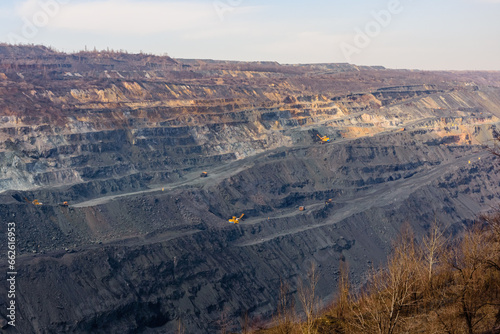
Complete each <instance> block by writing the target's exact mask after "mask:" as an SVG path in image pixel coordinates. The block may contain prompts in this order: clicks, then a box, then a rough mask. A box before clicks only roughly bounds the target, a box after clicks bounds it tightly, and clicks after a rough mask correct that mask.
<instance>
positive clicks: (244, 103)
mask: <svg viewBox="0 0 500 334" xmlns="http://www.w3.org/2000/svg"><path fill="white" fill-rule="evenodd" d="M499 124H500V73H498V72H428V71H412V70H391V69H385V68H383V67H367V66H355V65H350V64H314V65H281V64H278V63H274V62H229V61H215V60H190V59H173V58H169V57H166V56H165V57H159V56H154V55H147V54H126V53H118V52H97V51H95V52H80V53H74V54H65V53H60V52H56V51H53V50H51V49H48V48H46V47H41V46H11V45H0V222H1V234H0V236H1V238H3V239H2V240H1V241H0V245H1V249H0V251H1V253H0V272H1V273H2V274H1V275H4V274H5V275H7V273H8V272H10V271H11V270H9V262H8V255H7V254H8V229H9V227H11V226H15V252H16V253H15V268H14V269H15V270H16V281H15V289H16V290H15V306H16V310H15V315H16V317H15V325H16V326H15V327H13V326H9V325H8V324H7V323H8V322H9V321H10V319H9V318H8V315H9V313H8V312H9V311H8V310H7V309H8V307H9V305H10V302H11V301H12V300H14V299H13V298H10V297H8V292H9V282H8V281H6V280H2V281H3V282H2V284H1V285H0V321H1V322H2V325H3V326H4V329H3V330H4V331H5V333H175V332H176V331H177V330H178V328H180V327H181V326H182V328H184V329H185V331H186V333H216V332H218V331H220V329H221V326H226V327H225V328H228V330H232V331H238V330H239V329H240V328H241V326H242V318H243V317H245V315H248V317H249V318H250V319H254V321H255V322H257V321H258V322H260V323H265V322H266V321H268V320H269V319H271V317H272V315H273V313H274V312H275V311H276V307H277V303H278V301H279V293H280V284H281V283H282V282H286V283H287V284H288V286H289V293H290V296H291V297H292V298H293V296H294V295H295V293H296V291H297V284H298V282H299V280H305V279H307V273H308V270H309V269H310V268H311V266H312V265H315V266H316V268H317V269H318V273H319V277H320V279H319V283H318V289H317V292H318V294H319V296H320V298H321V300H322V302H323V303H324V304H323V305H327V304H328V302H330V301H331V300H332V298H333V297H334V295H335V293H336V286H337V279H338V275H339V266H340V263H341V262H346V263H348V266H349V270H350V274H351V277H352V279H353V284H354V285H356V286H362V285H363V283H364V280H365V273H366V272H367V270H368V269H370V268H371V267H373V266H377V265H379V264H382V263H383V261H384V259H385V258H386V256H387V254H388V253H389V252H390V250H391V242H392V240H394V238H395V237H396V236H397V235H398V232H399V231H400V228H401V226H402V225H403V224H409V225H410V226H411V227H412V228H413V230H414V231H415V233H416V234H417V235H422V234H424V233H426V231H427V230H428V229H429V227H430V226H431V225H432V223H433V222H434V221H437V222H439V223H440V224H442V226H445V227H446V228H447V229H448V230H449V231H452V233H458V232H459V231H461V230H462V229H463V228H464V227H465V226H467V225H469V224H471V223H472V222H473V221H474V220H475V219H476V218H477V217H478V215H479V214H480V213H482V212H487V211H491V210H492V209H495V208H496V207H497V206H498V196H499V194H500V175H499V172H500V168H498V165H497V163H496V162H495V156H494V155H493V154H491V153H490V151H489V149H488V147H489V148H491V147H493V145H494V144H495V140H494V139H495V137H496V127H497V126H498V125H499ZM322 138H323V139H322ZM242 215H243V216H242ZM233 217H234V218H233ZM229 220H233V221H232V222H229ZM9 224H11V225H9ZM453 231H454V232H453ZM2 277H4V276H2Z"/></svg>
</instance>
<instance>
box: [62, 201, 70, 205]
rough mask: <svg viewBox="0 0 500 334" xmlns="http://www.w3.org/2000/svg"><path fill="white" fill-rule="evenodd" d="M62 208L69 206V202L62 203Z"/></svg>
mask: <svg viewBox="0 0 500 334" xmlns="http://www.w3.org/2000/svg"><path fill="white" fill-rule="evenodd" d="M61 206H69V203H68V201H64V202H62V203H61Z"/></svg>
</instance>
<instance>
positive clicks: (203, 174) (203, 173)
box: [200, 172, 208, 177]
mask: <svg viewBox="0 0 500 334" xmlns="http://www.w3.org/2000/svg"><path fill="white" fill-rule="evenodd" d="M207 176H208V173H207V172H202V173H201V174H200V177H207Z"/></svg>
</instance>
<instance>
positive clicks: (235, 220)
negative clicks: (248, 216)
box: [229, 213, 245, 224]
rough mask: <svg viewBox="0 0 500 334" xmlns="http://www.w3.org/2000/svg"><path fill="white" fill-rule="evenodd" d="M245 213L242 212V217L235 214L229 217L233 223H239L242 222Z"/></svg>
mask: <svg viewBox="0 0 500 334" xmlns="http://www.w3.org/2000/svg"><path fill="white" fill-rule="evenodd" d="M244 215H245V214H244V213H242V214H241V216H240V218H237V217H235V216H233V218H231V219H229V222H230V223H232V224H239V223H240V219H241V218H243V216H244Z"/></svg>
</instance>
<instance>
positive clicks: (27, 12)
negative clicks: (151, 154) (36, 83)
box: [0, 0, 500, 70]
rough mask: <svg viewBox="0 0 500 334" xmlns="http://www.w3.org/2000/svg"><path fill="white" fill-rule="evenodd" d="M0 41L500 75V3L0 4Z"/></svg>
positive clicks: (129, 0) (116, 0)
mask: <svg viewBox="0 0 500 334" xmlns="http://www.w3.org/2000/svg"><path fill="white" fill-rule="evenodd" d="M391 11H392V13H391ZM373 13H385V14H387V13H390V17H389V16H387V15H381V16H380V18H379V21H377V19H376V17H375V15H374V14H373ZM367 29H368V30H367ZM370 29H371V30H370ZM367 32H368V35H370V36H366V35H365V34H366V33H367ZM363 35H365V36H363ZM0 41H2V42H9V41H11V42H24V43H35V44H45V45H50V46H54V47H55V48H57V49H59V50H64V51H69V52H71V51H77V50H81V49H84V48H85V46H87V48H89V49H93V48H94V47H96V48H97V49H106V48H107V47H109V48H112V49H124V50H128V51H130V52H139V51H141V50H142V51H144V52H151V53H156V54H164V53H168V54H169V55H170V56H172V57H176V58H212V59H228V60H247V61H252V60H274V61H278V62H280V63H318V62H323V63H326V62H329V63H334V62H351V63H355V64H360V65H383V66H386V67H391V68H417V69H433V70H435V69H444V70H467V69H468V70H500V0H434V1H431V0H418V1H417V0H371V1H367V0H351V1H347V0H330V1H323V0H311V1H307V2H306V1H300V2H299V1H295V0H292V1H286V2H285V1H263V0H184V1H159V0H146V1H138V0H26V1H13V0H3V1H2V3H1V4H0Z"/></svg>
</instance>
